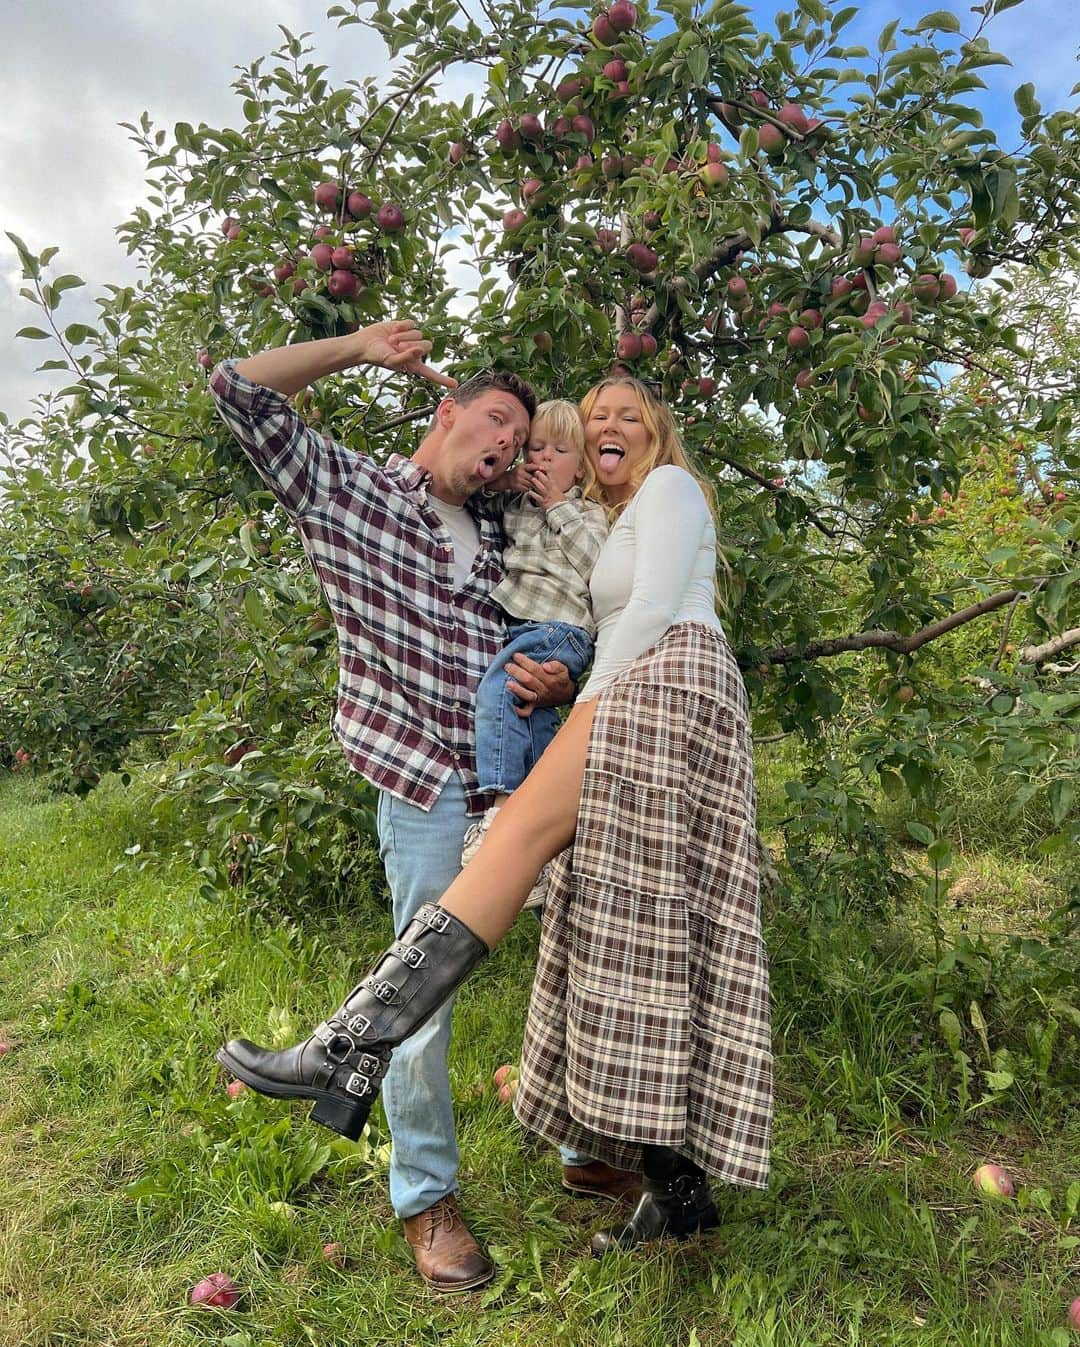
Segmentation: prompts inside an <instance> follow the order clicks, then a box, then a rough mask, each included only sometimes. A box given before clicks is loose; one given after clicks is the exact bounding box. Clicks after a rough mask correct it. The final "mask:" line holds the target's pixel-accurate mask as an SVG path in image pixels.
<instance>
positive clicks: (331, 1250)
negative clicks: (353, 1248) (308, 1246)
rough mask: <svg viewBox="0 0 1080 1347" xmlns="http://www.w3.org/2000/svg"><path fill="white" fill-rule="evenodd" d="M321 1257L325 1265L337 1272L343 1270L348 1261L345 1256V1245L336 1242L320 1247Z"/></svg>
mask: <svg viewBox="0 0 1080 1347" xmlns="http://www.w3.org/2000/svg"><path fill="white" fill-rule="evenodd" d="M322 1256H323V1262H324V1263H327V1264H328V1265H329V1266H330V1267H332V1268H337V1270H338V1271H339V1272H340V1271H341V1270H342V1268H344V1266H345V1264H346V1262H347V1261H348V1259H347V1258H346V1256H345V1245H344V1244H339V1243H338V1242H337V1241H336V1240H334V1241H333V1242H332V1243H330V1244H324V1245H323V1246H322Z"/></svg>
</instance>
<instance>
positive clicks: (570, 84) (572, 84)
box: [555, 75, 585, 103]
mask: <svg viewBox="0 0 1080 1347" xmlns="http://www.w3.org/2000/svg"><path fill="white" fill-rule="evenodd" d="M584 90H585V81H584V80H583V79H579V78H578V76H576V75H568V76H567V78H566V79H564V80H562V81H560V83H559V84H558V85H557V87H556V89H555V97H556V98H557V99H558V100H559V102H560V103H569V102H570V100H571V99H572V98H576V97H577V96H578V94H580V93H583V92H584Z"/></svg>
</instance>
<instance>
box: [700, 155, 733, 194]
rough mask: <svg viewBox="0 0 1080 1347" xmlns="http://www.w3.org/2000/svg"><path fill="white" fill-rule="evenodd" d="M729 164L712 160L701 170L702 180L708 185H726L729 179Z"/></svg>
mask: <svg viewBox="0 0 1080 1347" xmlns="http://www.w3.org/2000/svg"><path fill="white" fill-rule="evenodd" d="M728 177H729V174H728V171H727V165H726V164H721V163H717V162H715V161H713V160H710V161H709V163H707V164H706V165H705V166H704V168H702V170H701V181H702V182H703V183H704V184H705V186H706V187H724V186H726V185H727V181H728Z"/></svg>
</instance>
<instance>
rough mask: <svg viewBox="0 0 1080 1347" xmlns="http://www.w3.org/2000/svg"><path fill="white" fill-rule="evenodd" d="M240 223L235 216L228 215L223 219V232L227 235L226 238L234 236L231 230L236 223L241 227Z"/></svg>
mask: <svg viewBox="0 0 1080 1347" xmlns="http://www.w3.org/2000/svg"><path fill="white" fill-rule="evenodd" d="M239 224H240V221H239V220H237V219H236V218H235V217H234V216H232V215H226V216H225V218H224V220H222V222H221V232H222V233H223V234H224V235H225V237H226V238H233V237H234V235H232V234H230V233H229V230H230V229H232V228H233V226H234V225H236V226H237V227H239Z"/></svg>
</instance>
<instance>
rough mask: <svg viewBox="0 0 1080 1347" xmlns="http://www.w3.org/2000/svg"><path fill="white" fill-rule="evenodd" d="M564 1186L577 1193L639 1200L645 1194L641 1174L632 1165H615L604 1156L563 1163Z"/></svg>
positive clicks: (610, 1198) (633, 1200) (570, 1191)
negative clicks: (642, 1190)
mask: <svg viewBox="0 0 1080 1347" xmlns="http://www.w3.org/2000/svg"><path fill="white" fill-rule="evenodd" d="M562 1186H563V1187H564V1188H565V1189H566V1191H567V1192H568V1193H573V1194H574V1196H575V1197H599V1198H602V1199H603V1200H604V1201H605V1202H625V1201H632V1202H636V1201H637V1200H638V1198H639V1197H640V1196H641V1175H640V1174H635V1173H634V1171H633V1170H632V1169H614V1168H612V1166H611V1165H607V1164H605V1163H604V1161H603V1160H590V1161H589V1163H588V1164H587V1165H563V1170H562Z"/></svg>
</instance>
